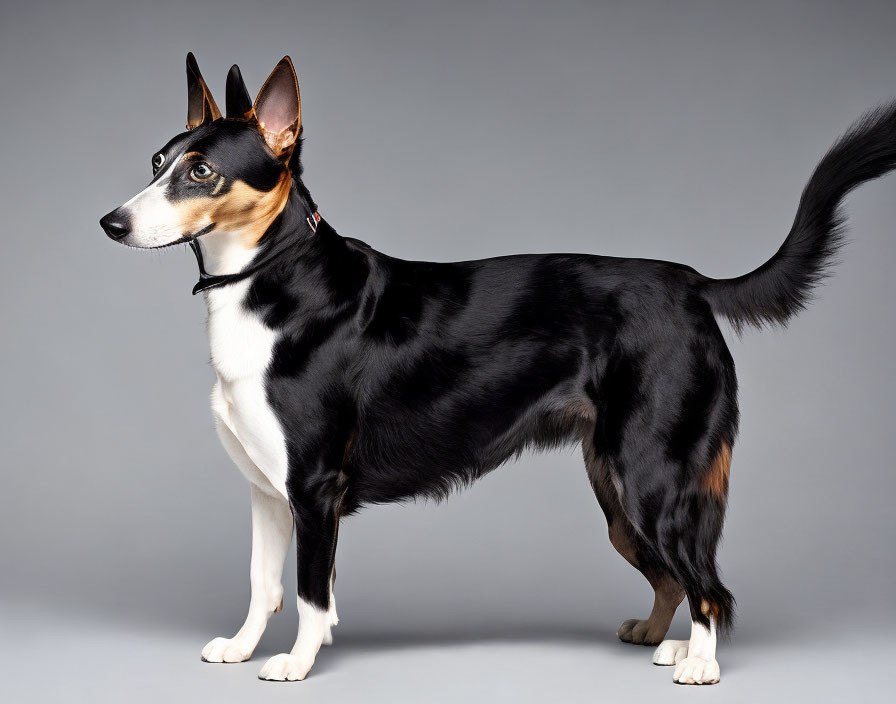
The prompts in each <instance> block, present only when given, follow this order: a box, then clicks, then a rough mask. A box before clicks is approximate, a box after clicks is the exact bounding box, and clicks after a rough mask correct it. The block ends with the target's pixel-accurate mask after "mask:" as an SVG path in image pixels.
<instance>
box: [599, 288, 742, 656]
mask: <svg viewBox="0 0 896 704" xmlns="http://www.w3.org/2000/svg"><path fill="white" fill-rule="evenodd" d="M693 298H694V297H690V296H688V297H686V298H685V299H683V300H682V301H681V305H680V306H678V311H677V312H678V313H680V315H676V320H678V321H679V323H680V324H678V325H675V326H672V325H662V324H660V323H659V322H657V323H656V324H655V325H650V326H648V328H649V329H650V330H652V332H651V333H650V335H651V338H652V339H649V340H645V325H644V324H643V322H640V323H639V324H638V329H637V330H635V329H634V328H632V329H630V330H629V329H626V328H623V329H621V330H620V331H619V336H618V342H617V344H616V346H615V349H614V351H613V353H612V355H611V356H610V358H609V359H608V360H607V364H606V366H605V368H604V369H603V370H602V372H601V374H600V378H598V379H597V380H596V383H595V386H594V392H593V400H594V404H595V408H596V423H595V429H594V435H593V438H590V439H587V440H586V443H585V450H586V460H587V461H588V466H589V475H591V478H592V483H593V484H596V485H595V491H596V492H597V493H598V498H599V499H600V500H601V505H602V507H603V508H604V511H605V513H607V517H608V521H609V522H610V524H611V526H610V527H611V539H612V540H613V543H614V545H615V546H616V547H617V549H619V550H620V552H621V553H623V555H624V556H626V557H627V558H628V559H629V561H630V562H633V564H636V562H640V561H643V560H644V559H645V557H646V559H647V562H648V570H643V569H642V571H644V572H645V576H648V579H649V580H650V581H651V583H652V584H653V583H656V584H654V588H655V589H656V591H657V597H658V600H659V598H660V596H661V592H660V589H657V584H662V583H664V582H666V580H668V582H670V583H671V584H673V585H680V588H681V589H682V590H683V591H684V593H685V594H686V595H687V597H688V603H689V607H690V612H691V620H692V622H693V623H694V624H695V629H696V628H697V627H698V626H699V627H700V628H703V629H705V631H706V633H707V634H709V633H710V632H711V633H712V634H713V638H714V637H715V635H714V634H715V630H716V629H718V630H719V631H720V632H725V631H727V630H729V629H730V627H731V625H732V623H733V618H734V599H733V597H732V595H731V593H730V592H729V591H728V590H727V588H726V587H725V586H724V585H723V584H722V582H721V579H720V577H719V571H718V567H717V564H716V548H717V545H718V542H719V539H720V536H721V532H722V523H723V519H724V515H725V507H726V501H727V494H728V475H729V471H730V461H731V449H732V446H733V443H734V439H735V437H736V434H737V423H738V411H737V383H736V378H735V374H734V363H733V360H732V359H731V355H730V353H729V352H728V349H727V346H726V344H725V341H724V339H723V337H722V334H721V332H720V330H719V328H718V325H717V324H716V322H715V320H714V318H713V316H712V312H711V311H710V310H709V307H708V306H707V305H706V304H705V303H703V302H701V301H697V300H694V299H693ZM601 473H603V475H604V476H605V479H603V480H601V481H597V482H596V479H598V477H599V476H600V474H601ZM595 475H598V476H595ZM619 513H621V514H622V517H620V516H618V515H617V514H619ZM614 522H616V523H617V526H616V527H615V528H614ZM619 526H622V527H623V529H622V530H620V528H619ZM614 532H615V533H616V535H615V536H614V535H613V534H614ZM614 537H615V539H613V538H614ZM617 543H619V544H617ZM627 546H628V547H627ZM631 548H634V549H635V551H636V553H637V557H636V559H635V561H633V560H632V559H631V557H630V556H629V555H626V554H625V551H626V549H629V550H631ZM636 567H639V568H641V565H640V564H636ZM648 571H650V572H651V573H652V574H647V572H648ZM672 593H673V592H672V591H670V594H672ZM673 602H674V605H672V604H673ZM674 606H677V602H676V601H674V600H673V599H669V598H666V599H665V603H664V604H662V605H661V612H662V613H660V614H657V617H656V618H653V623H652V624H650V625H649V626H648V629H649V628H650V626H652V627H653V628H652V630H653V633H652V634H651V635H652V638H651V640H655V638H656V633H657V632H659V631H662V632H663V633H662V634H664V632H665V629H666V628H667V627H668V623H667V621H670V620H671V613H665V612H663V611H664V609H663V608H662V607H664V608H665V611H668V610H669V609H670V608H671V611H672V612H674ZM648 621H650V619H649V620H648ZM713 642H714V641H713ZM713 662H714V660H713Z"/></svg>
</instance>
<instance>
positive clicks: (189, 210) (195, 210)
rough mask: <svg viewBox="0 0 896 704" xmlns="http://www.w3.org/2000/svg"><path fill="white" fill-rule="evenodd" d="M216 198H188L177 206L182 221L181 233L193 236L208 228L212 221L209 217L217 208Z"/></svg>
mask: <svg viewBox="0 0 896 704" xmlns="http://www.w3.org/2000/svg"><path fill="white" fill-rule="evenodd" d="M215 200H216V199H215V198H209V197H207V196H203V197H201V198H187V199H185V200H182V201H181V202H179V203H177V204H175V206H174V207H175V209H176V210H177V213H178V219H179V220H180V229H181V233H182V234H184V235H192V234H195V233H196V232H199V230H201V229H202V228H204V227H206V226H207V225H208V224H209V222H211V219H210V217H209V215H210V214H211V212H212V210H213V209H214V207H215Z"/></svg>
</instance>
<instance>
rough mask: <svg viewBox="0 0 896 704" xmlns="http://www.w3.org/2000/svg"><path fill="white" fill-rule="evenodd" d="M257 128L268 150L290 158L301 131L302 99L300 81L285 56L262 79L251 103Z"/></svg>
mask: <svg viewBox="0 0 896 704" xmlns="http://www.w3.org/2000/svg"><path fill="white" fill-rule="evenodd" d="M253 112H254V113H255V119H256V120H257V121H258V131H259V132H261V136H262V137H264V141H265V142H267V144H268V146H269V147H270V148H271V151H272V152H274V154H276V155H277V156H278V157H279V158H281V159H284V160H286V159H289V156H290V154H291V153H292V148H293V147H294V146H295V143H296V140H297V139H298V138H299V133H300V132H301V131H302V101H301V99H300V98H299V82H298V80H297V79H296V71H295V69H294V68H293V66H292V61H290V59H289V57H288V56H284V57H283V58H282V59H281V60H280V63H278V64H277V65H276V66H275V67H274V70H273V71H272V72H271V75H270V76H268V80H266V81H265V82H264V85H263V86H262V87H261V90H260V91H259V92H258V97H257V98H255V105H254V107H253Z"/></svg>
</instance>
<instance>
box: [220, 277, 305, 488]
mask: <svg viewBox="0 0 896 704" xmlns="http://www.w3.org/2000/svg"><path fill="white" fill-rule="evenodd" d="M250 284H251V279H247V280H245V281H240V282H237V283H234V284H230V285H228V286H222V287H220V288H217V289H212V290H210V291H208V292H207V293H206V301H207V304H208V339H209V347H210V349H211V361H212V366H213V367H214V369H215V372H217V375H218V382H217V383H216V384H215V388H214V389H213V391H212V412H213V413H214V415H215V420H216V422H218V423H219V424H223V425H224V426H225V427H226V428H227V430H229V431H230V432H231V433H232V434H233V436H234V437H235V439H236V440H237V441H238V443H239V445H240V446H241V447H242V449H243V450H244V451H245V454H246V455H247V456H248V459H249V460H251V461H250V462H246V461H245V459H244V458H243V461H240V459H241V458H238V457H234V460H235V461H236V464H237V465H238V466H239V468H240V469H241V470H242V472H243V474H245V475H246V478H247V479H248V480H249V481H251V482H253V483H254V484H257V485H259V486H261V488H263V489H265V490H269V489H270V487H271V486H273V488H274V489H275V490H276V491H277V492H278V493H280V494H282V495H283V496H284V497H285V496H286V473H287V453H286V442H285V438H284V436H283V431H282V428H281V426H280V422H279V420H278V419H277V417H276V415H275V414H274V412H273V410H272V409H271V407H270V404H269V403H268V400H267V392H266V389H265V371H266V370H267V367H268V364H270V361H271V355H272V354H273V349H274V344H275V342H276V339H277V333H276V332H274V331H273V330H271V329H270V328H268V327H267V326H266V325H265V324H264V323H263V322H262V321H261V319H260V318H259V317H258V316H256V315H254V314H253V313H251V312H249V311H247V310H246V309H245V307H244V306H243V305H242V301H243V299H244V298H245V296H246V291H247V290H248V288H249V286H250ZM226 445H227V443H225V447H226ZM231 455H232V456H233V455H234V453H233V452H231ZM266 483H267V485H265V484H266Z"/></svg>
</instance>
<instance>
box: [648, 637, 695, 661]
mask: <svg viewBox="0 0 896 704" xmlns="http://www.w3.org/2000/svg"><path fill="white" fill-rule="evenodd" d="M687 656H688V641H686V640H664V641H663V642H662V643H660V647H658V648H657V649H656V650H654V651H653V664H654V665H677V664H678V663H680V662H681V661H682V660H684V659H685V658H686V657H687Z"/></svg>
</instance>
